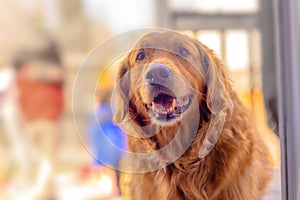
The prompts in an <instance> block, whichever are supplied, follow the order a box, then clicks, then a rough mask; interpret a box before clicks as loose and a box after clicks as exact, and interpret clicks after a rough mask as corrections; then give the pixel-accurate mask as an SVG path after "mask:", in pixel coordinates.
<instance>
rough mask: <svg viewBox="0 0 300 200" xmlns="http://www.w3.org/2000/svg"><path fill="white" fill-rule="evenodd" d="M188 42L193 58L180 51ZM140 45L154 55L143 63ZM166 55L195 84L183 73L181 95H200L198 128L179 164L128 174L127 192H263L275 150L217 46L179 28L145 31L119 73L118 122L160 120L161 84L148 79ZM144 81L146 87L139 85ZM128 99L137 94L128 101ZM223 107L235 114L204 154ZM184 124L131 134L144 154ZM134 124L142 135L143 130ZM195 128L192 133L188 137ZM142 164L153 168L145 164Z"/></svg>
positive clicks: (230, 198) (137, 199)
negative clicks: (154, 106)
mask: <svg viewBox="0 0 300 200" xmlns="http://www.w3.org/2000/svg"><path fill="white" fill-rule="evenodd" d="M182 46H183V47H185V48H186V50H187V51H188V56H186V57H185V58H182V57H181V56H178V55H176V52H177V49H178V48H181V47H182ZM140 49H143V50H144V51H145V54H146V58H145V59H143V60H142V61H138V62H137V60H136V56H137V53H138V52H139V51H140ZM172 52H175V53H172ZM158 62H159V63H162V64H164V65H166V66H168V67H169V68H170V69H171V70H172V71H174V73H175V72H176V73H180V74H181V75H182V76H183V77H185V79H186V80H188V83H189V84H190V86H192V88H193V89H191V88H190V87H188V86H186V83H185V82H184V80H183V79H182V78H180V77H176V76H174V80H173V82H172V83H171V84H169V87H170V88H171V89H172V90H175V91H178V96H180V95H186V94H189V93H191V92H192V93H193V95H194V97H195V99H196V100H197V101H198V102H199V112H200V113H199V116H200V117H199V127H198V131H197V134H196V136H195V138H194V140H193V142H192V144H191V145H190V146H189V148H188V149H187V151H185V153H184V154H183V155H182V156H180V158H178V159H177V160H176V161H174V162H173V163H170V164H169V165H167V166H165V167H163V168H161V169H158V170H155V171H151V172H145V173H131V174H130V173H128V174H126V175H125V176H124V177H123V184H122V187H123V191H122V192H123V194H124V196H125V197H127V198H129V199H133V200H142V199H143V200H150V199H151V200H152V199H153V200H157V199H159V200H167V199H169V200H182V199H186V200H192V199H200V200H208V199H209V200H217V199H218V200H221V199H224V200H259V199H262V198H263V195H264V194H265V192H266V188H267V185H268V182H269V181H270V179H271V173H272V166H271V162H270V159H269V153H268V150H267V148H266V146H265V144H264V142H263V141H262V138H260V135H259V134H258V133H257V129H256V126H255V125H254V120H253V119H252V117H251V115H250V114H249V113H248V111H247V110H246V109H245V107H244V106H243V105H242V104H241V102H240V101H239V99H238V98H237V95H236V94H235V92H234V91H233V89H232V87H231V84H230V81H229V78H228V75H227V72H226V69H225V67H224V66H223V64H222V63H221V61H220V60H219V59H218V58H217V57H216V56H215V55H214V53H213V51H211V50H210V49H208V48H207V47H206V46H204V45H203V44H201V43H199V42H198V41H195V40H193V39H191V38H189V37H187V36H184V35H181V34H180V33H177V32H174V31H167V32H164V33H150V34H149V35H147V36H145V37H144V38H142V39H141V40H140V41H139V42H138V44H137V45H136V48H135V49H134V50H133V51H132V52H131V53H130V54H129V55H128V56H127V57H126V58H125V59H124V61H123V63H122V66H121V68H120V70H119V73H118V76H117V79H118V83H119V85H118V92H119V95H120V97H121V104H120V105H119V106H120V107H119V108H118V110H117V113H116V115H115V121H116V122H117V123H120V122H121V121H122V120H124V119H125V118H126V117H128V116H129V117H130V118H131V119H132V120H131V121H128V120H127V122H126V123H125V125H124V126H129V127H130V126H131V127H132V125H133V124H135V125H139V126H147V125H149V124H151V123H153V122H152V120H151V117H150V116H149V114H148V111H147V108H146V107H145V106H144V104H145V103H149V102H151V98H152V99H153V97H152V96H151V95H152V92H153V91H150V90H149V88H147V85H145V84H144V85H143V82H144V74H145V70H147V67H148V66H149V65H150V64H151V63H158ZM141 65H143V66H144V67H143V68H141V69H140V71H139V73H131V70H132V69H138V67H139V66H141ZM139 83H141V84H142V85H141V87H137V88H136V89H133V86H134V85H135V84H139ZM126 98H129V100H128V101H129V102H128V104H126V103H125V102H126V100H125V99H126ZM221 111H222V112H223V111H224V112H225V113H226V115H227V116H226V118H225V123H224V127H223V129H222V130H221V134H220V137H219V139H218V141H217V143H216V145H215V146H214V148H213V149H212V150H211V151H210V152H209V154H208V155H206V156H205V157H203V158H201V157H199V151H200V149H201V147H202V145H203V142H204V140H205V136H206V134H207V130H208V128H209V124H210V122H211V120H212V115H213V114H215V113H220V112H221ZM184 114H185V115H187V119H188V120H187V122H185V123H189V122H191V121H192V120H193V119H194V118H193V117H192V116H190V117H189V116H188V115H189V111H186V113H184ZM216 115H217V114H216ZM187 125H188V124H187ZM178 126H180V120H178V121H176V122H173V123H172V124H165V125H164V123H163V122H162V123H161V124H160V127H161V129H160V130H159V131H158V132H157V133H156V134H155V135H154V136H151V137H148V138H143V137H135V136H132V134H131V133H129V136H128V138H127V139H128V146H129V149H130V151H132V152H139V153H144V152H153V151H157V150H158V149H160V148H162V147H164V146H165V145H167V144H168V143H169V142H170V141H171V140H172V139H173V138H174V136H175V134H176V132H177V129H178ZM131 130H132V131H134V132H137V133H135V134H137V135H138V134H139V129H135V128H132V129H131ZM189 134H190V133H189V132H187V133H185V137H188V136H189ZM130 135H131V136H130ZM157 159H158V160H159V159H161V158H157ZM139 166H140V167H141V168H143V167H145V168H146V166H143V163H139Z"/></svg>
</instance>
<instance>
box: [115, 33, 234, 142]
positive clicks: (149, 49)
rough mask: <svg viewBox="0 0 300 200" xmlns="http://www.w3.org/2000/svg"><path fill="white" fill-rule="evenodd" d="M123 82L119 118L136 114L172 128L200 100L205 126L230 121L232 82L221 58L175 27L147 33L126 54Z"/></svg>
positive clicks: (137, 119) (135, 119)
mask: <svg viewBox="0 0 300 200" xmlns="http://www.w3.org/2000/svg"><path fill="white" fill-rule="evenodd" d="M117 88H118V94H119V96H120V99H121V101H120V102H119V107H118V109H117V112H116V114H115V117H114V119H115V122H116V123H121V122H122V121H124V120H125V121H128V119H131V120H130V121H131V122H130V123H135V124H138V125H139V126H146V125H149V124H154V125H159V126H163V127H169V128H172V127H174V126H177V124H178V123H180V121H181V120H182V118H183V117H184V116H185V115H187V114H188V113H189V110H191V109H195V108H193V107H192V106H191V104H192V101H197V102H198V108H199V116H200V118H199V123H200V125H199V128H200V127H201V123H202V121H209V120H212V119H214V118H215V119H219V122H222V121H223V122H224V116H226V115H227V113H228V108H230V92H231V89H230V88H231V87H230V83H229V82H228V78H227V74H226V70H225V69H224V67H223V65H222V64H221V62H220V61H219V60H218V59H217V58H216V56H215V55H214V53H213V52H212V51H211V50H210V49H208V48H207V47H206V46H204V45H202V44H201V43H200V42H198V41H196V40H194V39H191V38H190V37H188V36H185V35H182V34H180V33H178V32H175V31H166V32H163V33H159V32H153V33H150V34H148V35H146V36H144V37H143V38H142V39H141V40H140V41H139V42H138V43H137V45H136V47H135V48H134V50H132V51H131V52H130V53H129V55H128V56H127V57H126V58H125V59H124V61H123V63H122V65H121V68H120V70H119V73H118V75H117ZM220 118H222V119H221V121H220ZM192 119H193V117H191V116H190V120H192ZM219 122H218V121H216V122H215V123H211V126H218V123H219ZM212 124H215V125H212ZM221 128H222V127H221ZM210 129H211V131H212V132H216V130H215V128H214V127H212V128H210ZM212 135H216V134H215V133H213V134H211V135H210V136H209V135H208V136H207V139H208V141H209V142H211V141H210V140H213V139H212V138H214V136H212Z"/></svg>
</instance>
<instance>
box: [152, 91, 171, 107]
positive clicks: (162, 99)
mask: <svg viewBox="0 0 300 200" xmlns="http://www.w3.org/2000/svg"><path fill="white" fill-rule="evenodd" d="M173 99H174V97H172V96H169V95H167V94H159V95H158V96H157V97H155V99H154V100H153V103H154V104H155V107H156V109H158V110H161V111H164V110H168V109H170V108H171V107H172V104H173Z"/></svg>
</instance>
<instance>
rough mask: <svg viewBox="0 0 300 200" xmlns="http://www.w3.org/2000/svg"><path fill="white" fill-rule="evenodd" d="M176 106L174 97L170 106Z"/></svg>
mask: <svg viewBox="0 0 300 200" xmlns="http://www.w3.org/2000/svg"><path fill="white" fill-rule="evenodd" d="M175 106H176V99H173V101H172V108H174V107H175Z"/></svg>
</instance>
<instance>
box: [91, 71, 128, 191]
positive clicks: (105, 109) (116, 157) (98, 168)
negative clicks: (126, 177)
mask: <svg viewBox="0 0 300 200" xmlns="http://www.w3.org/2000/svg"><path fill="white" fill-rule="evenodd" d="M106 76H108V77H106V78H107V79H108V81H107V82H113V81H111V76H109V75H106ZM104 84H109V83H104ZM111 93H112V89H111V88H110V86H109V85H105V86H104V88H101V89H98V90H97V94H96V105H95V115H96V119H92V120H91V122H90V124H89V126H88V142H89V145H90V149H91V151H92V152H91V153H92V154H93V155H92V156H93V158H94V160H93V163H92V166H91V168H90V173H92V174H97V173H98V174H99V176H98V179H100V180H99V181H100V182H101V178H102V177H103V176H105V174H106V175H109V176H110V179H111V181H110V183H111V186H109V185H106V186H105V185H104V186H103V187H109V188H111V189H109V188H106V189H105V188H100V189H103V191H104V193H105V191H106V192H107V194H108V192H110V195H119V191H120V190H119V175H120V173H119V171H118V169H114V168H115V167H116V168H117V167H118V166H119V163H120V161H121V158H122V151H121V150H126V149H127V144H126V138H125V134H124V133H123V132H122V130H121V129H120V128H119V127H118V126H116V125H115V124H114V123H113V121H112V117H113V113H112V110H111V103H110V98H111ZM120 149H121V150H120ZM110 168H112V169H110ZM113 170H114V171H115V174H112V173H111V171H113Z"/></svg>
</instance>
